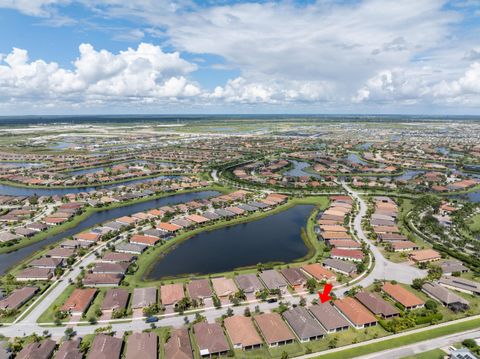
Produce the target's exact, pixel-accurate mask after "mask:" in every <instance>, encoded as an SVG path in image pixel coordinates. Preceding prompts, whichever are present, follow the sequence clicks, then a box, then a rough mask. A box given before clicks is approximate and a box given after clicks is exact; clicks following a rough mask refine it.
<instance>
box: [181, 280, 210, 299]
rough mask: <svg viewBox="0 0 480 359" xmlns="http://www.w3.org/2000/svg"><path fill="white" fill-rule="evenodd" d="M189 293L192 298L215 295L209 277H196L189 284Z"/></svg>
mask: <svg viewBox="0 0 480 359" xmlns="http://www.w3.org/2000/svg"><path fill="white" fill-rule="evenodd" d="M187 290H188V294H189V295H190V297H191V298H192V299H199V298H200V299H203V298H209V297H211V296H212V295H213V292H212V288H210V283H209V282H208V279H195V280H192V281H191V282H190V283H188V284H187Z"/></svg>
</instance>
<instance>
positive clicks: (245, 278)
mask: <svg viewBox="0 0 480 359" xmlns="http://www.w3.org/2000/svg"><path fill="white" fill-rule="evenodd" d="M235 282H236V283H237V286H238V288H239V289H241V290H243V292H244V293H245V295H246V296H247V297H250V298H255V294H256V293H258V292H261V291H262V290H264V289H265V287H264V286H263V284H262V283H261V282H260V280H259V279H258V277H257V275H256V274H253V273H248V274H240V275H237V276H236V277H235Z"/></svg>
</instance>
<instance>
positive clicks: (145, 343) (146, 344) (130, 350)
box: [125, 333, 158, 359]
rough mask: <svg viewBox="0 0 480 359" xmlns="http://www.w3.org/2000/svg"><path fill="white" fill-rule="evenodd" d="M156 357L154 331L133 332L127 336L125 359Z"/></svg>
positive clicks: (156, 342)
mask: <svg viewBox="0 0 480 359" xmlns="http://www.w3.org/2000/svg"><path fill="white" fill-rule="evenodd" d="M139 356H141V358H142V359H157V358H158V337H157V334H155V333H133V334H131V335H129V336H128V340H127V353H126V354H125V359H138V357H139Z"/></svg>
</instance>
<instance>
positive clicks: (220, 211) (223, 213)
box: [215, 209, 236, 217]
mask: <svg viewBox="0 0 480 359" xmlns="http://www.w3.org/2000/svg"><path fill="white" fill-rule="evenodd" d="M215 213H216V214H218V215H219V216H221V217H233V216H236V214H235V213H233V212H230V211H227V210H225V209H216V210H215Z"/></svg>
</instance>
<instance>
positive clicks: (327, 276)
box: [302, 263, 337, 283]
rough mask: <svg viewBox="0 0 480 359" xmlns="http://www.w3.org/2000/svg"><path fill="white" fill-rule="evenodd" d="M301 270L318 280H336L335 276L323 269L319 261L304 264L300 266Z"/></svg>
mask: <svg viewBox="0 0 480 359" xmlns="http://www.w3.org/2000/svg"><path fill="white" fill-rule="evenodd" d="M302 270H303V271H304V272H305V273H306V274H307V275H308V276H309V277H313V278H315V279H316V280H317V281H319V282H328V283H331V282H334V281H336V280H337V276H336V275H335V274H334V273H332V272H330V271H329V270H328V269H325V268H324V267H323V266H322V265H321V264H319V263H312V264H306V265H304V266H302Z"/></svg>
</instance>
